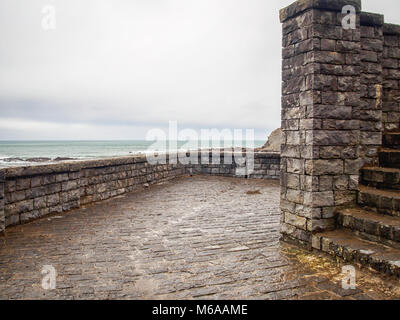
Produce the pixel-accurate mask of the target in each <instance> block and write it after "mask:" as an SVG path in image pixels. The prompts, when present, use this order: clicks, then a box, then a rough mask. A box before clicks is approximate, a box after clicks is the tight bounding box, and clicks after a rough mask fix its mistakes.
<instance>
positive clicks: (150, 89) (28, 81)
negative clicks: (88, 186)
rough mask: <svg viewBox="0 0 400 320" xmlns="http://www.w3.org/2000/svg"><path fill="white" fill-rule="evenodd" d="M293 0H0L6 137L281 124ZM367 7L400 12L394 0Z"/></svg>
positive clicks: (136, 134) (0, 114) (0, 120)
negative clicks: (285, 34) (284, 39)
mask: <svg viewBox="0 0 400 320" xmlns="http://www.w3.org/2000/svg"><path fill="white" fill-rule="evenodd" d="M292 2H293V0H272V1H271V0H246V1H245V0H1V1H0V39H1V41H0V139H2V140H10V139H47V140H48V139H80V140H82V139H85V140H86V139H144V138H145V135H146V132H147V131H148V130H149V129H152V128H165V127H166V126H167V125H168V121H169V120H177V121H178V124H179V128H181V129H184V128H193V129H200V128H220V129H222V128H231V129H239V128H249V129H252V128H254V129H256V138H260V139H265V138H266V136H267V133H268V132H270V131H271V130H273V129H275V128H277V127H279V126H280V87H281V74H280V68H281V25H280V23H279V14H278V12H279V9H280V8H282V7H285V6H287V5H289V4H290V3H292ZM46 5H53V6H54V8H55V9H56V28H55V30H47V31H46V30H44V29H43V28H42V20H43V17H44V16H45V13H43V12H42V9H43V8H44V7H45V6H46ZM363 10H364V11H372V12H378V13H384V14H385V15H386V21H387V22H393V23H399V24H400V2H399V1H398V0H379V1H377V0H364V1H363Z"/></svg>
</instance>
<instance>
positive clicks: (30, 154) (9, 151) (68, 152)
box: [0, 140, 265, 168]
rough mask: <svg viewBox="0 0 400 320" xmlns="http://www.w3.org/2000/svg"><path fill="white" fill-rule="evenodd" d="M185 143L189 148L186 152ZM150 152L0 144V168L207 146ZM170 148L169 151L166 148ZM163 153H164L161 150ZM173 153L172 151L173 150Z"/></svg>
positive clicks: (193, 144) (100, 144) (130, 146)
mask: <svg viewBox="0 0 400 320" xmlns="http://www.w3.org/2000/svg"><path fill="white" fill-rule="evenodd" d="M188 143H189V144H190V148H187V145H188ZM208 143H209V146H213V147H214V148H218V147H225V148H232V147H246V146H247V144H246V142H245V141H232V142H230V143H225V144H224V143H223V142H220V143H219V144H218V143H215V142H214V143H212V142H211V141H210V142H208ZM264 144H265V140H256V141H254V147H255V148H258V147H261V146H263V145H264ZM162 145H163V146H158V147H157V148H154V147H153V146H154V141H145V140H123V141H0V168H7V167H16V166H28V165H39V164H45V163H57V162H60V161H65V160H84V159H98V158H108V157H117V156H129V155H135V154H146V153H149V152H152V151H154V150H158V151H160V152H161V151H167V150H174V147H175V145H176V147H175V148H176V149H180V150H195V149H200V148H201V147H202V146H204V145H207V144H205V143H204V141H200V140H199V141H178V142H177V143H176V142H175V143H172V142H169V141H166V142H165V143H162ZM170 146H171V147H170ZM164 149H165V150H164ZM176 149H175V150H176Z"/></svg>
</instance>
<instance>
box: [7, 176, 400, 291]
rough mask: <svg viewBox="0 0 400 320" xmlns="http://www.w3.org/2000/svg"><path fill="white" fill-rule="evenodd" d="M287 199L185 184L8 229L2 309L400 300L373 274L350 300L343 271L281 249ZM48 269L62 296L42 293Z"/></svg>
mask: <svg viewBox="0 0 400 320" xmlns="http://www.w3.org/2000/svg"><path fill="white" fill-rule="evenodd" d="M249 191H250V192H249ZM256 191H259V192H256ZM279 192H280V191H279V183H278V182H277V181H268V180H244V179H236V178H223V177H204V176H194V177H184V178H179V179H176V180H174V181H171V182H168V183H164V184H161V185H156V186H152V187H150V188H148V189H147V190H144V191H141V192H137V193H131V194H127V195H125V196H122V197H119V198H114V199H112V200H109V201H106V202H103V203H99V204H96V205H92V206H89V207H86V208H81V209H79V210H75V211H71V212H68V213H64V214H60V215H53V216H50V217H46V218H44V219H41V220H37V221H35V222H32V223H29V224H26V225H20V226H16V227H12V228H9V229H7V231H6V235H5V237H2V238H0V299H393V298H399V297H400V291H399V289H398V288H399V282H398V280H395V279H391V278H385V277H382V276H380V275H376V274H372V273H370V272H369V271H365V270H362V271H358V272H357V280H358V281H357V286H358V287H357V289H355V290H349V291H346V290H343V289H342V288H341V285H340V284H341V277H342V276H341V266H340V264H338V263H336V262H335V261H333V260H332V259H331V258H329V257H325V256H322V255H319V254H316V253H310V252H308V251H304V250H301V249H298V248H296V247H292V246H290V245H288V244H284V243H280V242H279V236H280V235H279V221H280V217H279ZM45 265H52V266H54V268H55V269H56V272H57V283H56V289H55V290H44V289H43V288H42V286H41V282H42V277H43V275H42V274H41V270H42V268H43V266H45Z"/></svg>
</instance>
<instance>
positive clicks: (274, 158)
mask: <svg viewBox="0 0 400 320" xmlns="http://www.w3.org/2000/svg"><path fill="white" fill-rule="evenodd" d="M242 158H243V155H242V154H239V156H238V160H240V159H242ZM219 159H221V163H220V164H219V161H218V163H217V164H213V155H212V153H211V152H209V153H203V154H202V155H200V156H199V161H198V164H195V165H190V166H189V168H190V169H191V173H193V174H208V175H218V176H231V177H247V178H251V179H279V177H280V154H279V153H271V152H256V153H254V163H253V170H252V171H251V172H249V171H247V170H246V163H245V159H242V161H243V162H241V161H236V160H235V153H232V152H226V153H224V152H221V154H220V155H219V158H218V159H217V160H219ZM238 163H240V164H238Z"/></svg>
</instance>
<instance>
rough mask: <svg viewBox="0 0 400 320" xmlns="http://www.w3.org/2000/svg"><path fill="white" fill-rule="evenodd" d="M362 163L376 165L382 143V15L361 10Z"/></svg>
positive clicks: (360, 110) (360, 111)
mask: <svg viewBox="0 0 400 320" xmlns="http://www.w3.org/2000/svg"><path fill="white" fill-rule="evenodd" d="M360 20H361V81H360V83H361V92H360V93H361V100H360V108H359V111H358V112H359V116H360V117H359V119H360V154H359V156H360V159H361V164H363V165H364V164H368V165H375V166H376V165H378V161H379V160H378V148H379V147H380V146H381V145H382V130H383V126H382V97H383V88H382V83H383V75H382V55H383V20H384V18H383V15H379V14H373V13H365V12H362V13H361V19H360Z"/></svg>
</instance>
